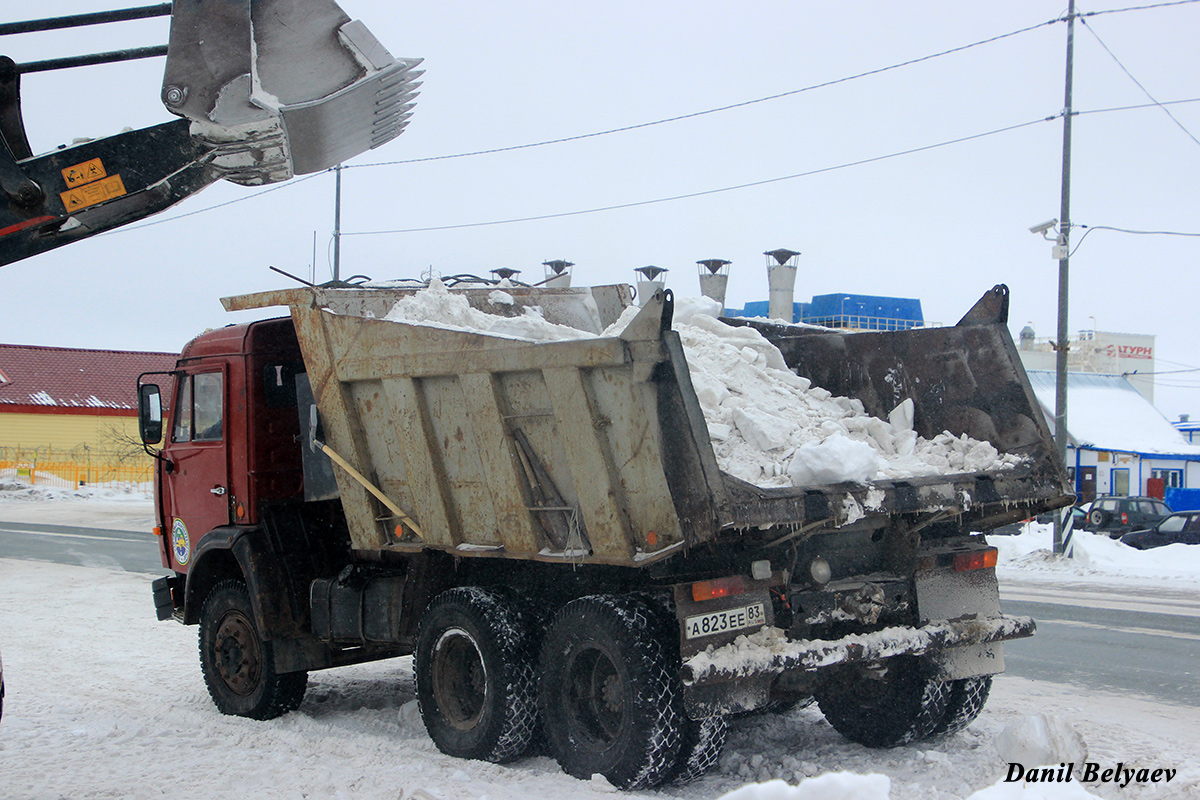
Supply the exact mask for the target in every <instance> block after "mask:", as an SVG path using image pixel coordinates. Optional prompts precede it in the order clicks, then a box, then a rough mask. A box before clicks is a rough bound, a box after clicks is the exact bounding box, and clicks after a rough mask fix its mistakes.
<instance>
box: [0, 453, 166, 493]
mask: <svg viewBox="0 0 1200 800" xmlns="http://www.w3.org/2000/svg"><path fill="white" fill-rule="evenodd" d="M0 479H5V480H9V481H14V482H16V483H19V484H26V485H28V486H48V487H51V488H56V489H79V488H82V487H85V486H111V487H121V488H134V487H135V486H137V485H140V484H146V483H149V482H150V481H152V480H154V462H153V461H152V460H151V459H150V457H149V456H146V455H142V454H140V453H129V452H104V451H97V450H85V451H84V452H78V450H72V451H67V452H61V451H60V452H54V450H53V449H52V448H49V447H36V448H33V447H29V448H24V447H0Z"/></svg>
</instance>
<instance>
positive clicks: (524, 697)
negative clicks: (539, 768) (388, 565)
mask: <svg viewBox="0 0 1200 800" xmlns="http://www.w3.org/2000/svg"><path fill="white" fill-rule="evenodd" d="M533 658H534V656H533V646H532V642H531V638H530V633H529V625H528V623H527V621H526V619H525V617H524V615H523V614H522V613H521V611H520V609H519V608H518V607H517V605H516V604H515V603H513V602H511V601H509V600H508V599H507V598H505V597H504V596H503V595H501V594H499V593H496V592H492V591H489V590H485V589H480V588H457V589H451V590H449V591H447V592H443V593H442V594H440V595H438V596H437V597H435V598H434V599H433V601H432V602H431V603H430V604H429V607H428V608H427V609H426V610H425V613H424V614H423V615H422V616H421V622H420V625H418V628H417V640H416V648H415V650H414V653H413V661H414V671H415V672H416V678H417V705H418V707H419V708H420V710H421V719H422V720H424V722H425V729H426V730H427V731H428V732H429V737H430V738H431V739H433V742H434V744H436V745H437V747H438V749H439V750H441V751H442V752H443V753H446V754H447V755H452V756H458V757H459V758H473V759H477V760H480V761H491V762H493V763H497V764H502V763H506V762H509V761H513V760H515V759H518V758H521V757H522V756H524V755H526V754H527V753H528V751H529V745H530V742H531V741H532V739H533V732H534V728H535V726H536V724H537V691H536V686H535V681H536V674H535V668H534V660H533Z"/></svg>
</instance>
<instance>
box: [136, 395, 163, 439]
mask: <svg viewBox="0 0 1200 800" xmlns="http://www.w3.org/2000/svg"><path fill="white" fill-rule="evenodd" d="M162 412H163V408H162V392H161V391H160V390H159V388H158V385H157V384H154V383H143V384H141V385H140V386H138V432H139V433H140V434H141V436H142V444H146V445H151V444H158V443H159V442H161V441H162V435H163V413H162Z"/></svg>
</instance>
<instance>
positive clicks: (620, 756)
mask: <svg viewBox="0 0 1200 800" xmlns="http://www.w3.org/2000/svg"><path fill="white" fill-rule="evenodd" d="M666 627H668V626H666V625H664V623H663V620H662V618H661V616H660V612H659V611H657V610H656V609H654V608H652V607H651V606H650V605H649V604H647V603H646V602H644V601H642V600H641V599H638V598H634V597H628V596H614V595H594V596H590V597H582V598H579V599H578V600H574V601H572V602H570V603H568V604H567V605H566V606H564V607H563V609H562V610H561V611H559V613H558V614H557V615H556V616H555V617H554V619H553V620H552V621H551V623H550V627H549V628H548V630H547V631H546V636H545V640H544V642H543V644H542V649H541V660H540V663H541V668H542V683H541V691H540V693H539V706H540V708H541V712H542V722H543V726H544V729H545V734H546V741H547V745H548V747H549V749H550V752H551V754H552V755H553V756H554V757H555V759H557V761H558V763H559V765H560V766H561V767H562V768H563V770H564V771H565V772H567V773H569V774H571V775H574V776H575V777H577V778H582V779H585V780H586V779H588V778H590V777H591V776H592V775H595V774H600V775H603V776H604V777H605V778H607V779H608V781H609V782H610V783H612V784H613V785H614V786H617V787H618V788H621V789H645V788H651V787H654V786H659V785H661V784H663V783H670V782H677V783H683V782H685V781H688V780H691V779H693V778H696V777H698V776H699V775H701V774H703V772H704V771H705V770H707V769H709V768H710V767H711V766H712V765H713V764H714V763H715V762H716V760H717V758H718V757H719V755H720V752H721V746H722V745H723V744H724V742H725V732H726V728H725V721H724V719H723V718H720V717H716V718H712V719H707V720H690V719H688V718H687V716H686V714H685V713H684V711H683V701H682V697H681V696H680V694H679V689H678V680H679V678H678V676H679V663H678V662H679V658H678V655H672V653H671V650H669V649H668V647H667V646H666V645H665V644H664V643H665V642H666V641H671V640H669V639H667V638H666V637H665V636H664V635H663V631H664V629H665V628H666Z"/></svg>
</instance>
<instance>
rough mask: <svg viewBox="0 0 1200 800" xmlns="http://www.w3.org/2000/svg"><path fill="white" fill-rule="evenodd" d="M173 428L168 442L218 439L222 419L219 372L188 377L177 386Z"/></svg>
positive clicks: (223, 401) (222, 394)
mask: <svg viewBox="0 0 1200 800" xmlns="http://www.w3.org/2000/svg"><path fill="white" fill-rule="evenodd" d="M175 407H176V409H177V410H176V412H175V426H174V428H173V429H172V432H171V440H172V441H176V442H192V441H195V442H214V441H218V440H220V438H221V420H222V417H223V416H224V407H225V391H224V379H223V376H222V374H221V373H220V372H202V373H200V374H199V375H188V376H186V377H185V378H184V379H183V380H182V381H180V383H179V397H178V400H176V406H175Z"/></svg>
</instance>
